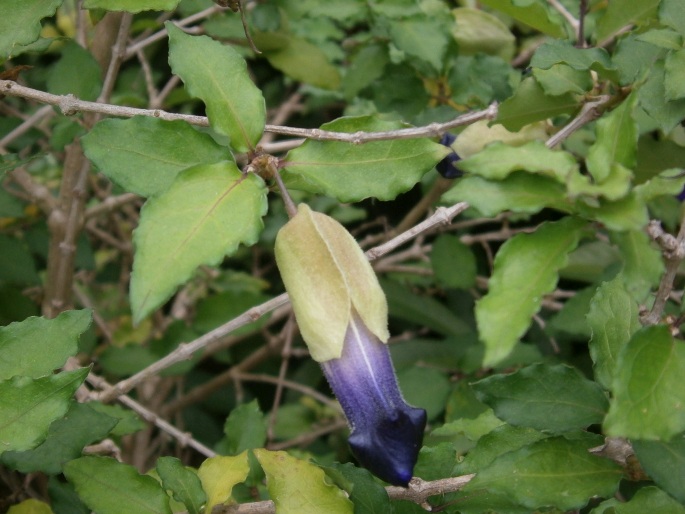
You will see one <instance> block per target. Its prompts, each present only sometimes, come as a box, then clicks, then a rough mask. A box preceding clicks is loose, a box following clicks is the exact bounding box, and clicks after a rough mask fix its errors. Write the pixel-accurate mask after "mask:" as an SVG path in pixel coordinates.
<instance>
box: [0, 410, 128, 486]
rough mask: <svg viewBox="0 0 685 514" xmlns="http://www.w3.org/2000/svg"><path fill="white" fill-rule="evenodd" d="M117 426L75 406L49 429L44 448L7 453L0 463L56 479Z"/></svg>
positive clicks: (105, 417)
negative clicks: (86, 449)
mask: <svg viewBox="0 0 685 514" xmlns="http://www.w3.org/2000/svg"><path fill="white" fill-rule="evenodd" d="M116 424H117V419H116V418H112V417H110V416H107V415H106V414H101V413H99V412H97V411H95V410H93V409H92V408H91V407H90V406H89V405H88V404H85V403H73V404H72V405H71V407H70V408H69V411H68V412H67V414H66V416H64V417H63V418H62V419H58V420H57V421H55V422H54V423H53V424H52V425H50V429H49V430H48V435H47V438H46V439H45V441H43V443H42V444H40V445H39V446H37V447H36V448H34V449H33V450H27V451H24V452H5V453H3V454H2V457H1V458H0V460H2V462H3V463H4V464H5V465H7V466H9V467H11V468H13V469H16V470H17V471H20V472H22V473H33V472H36V471H42V472H44V473H47V474H50V475H56V474H58V473H60V472H61V471H62V466H63V465H64V464H65V463H66V462H68V461H70V460H72V459H75V458H77V457H80V456H81V451H82V450H83V448H84V447H85V446H87V445H89V444H91V443H94V442H96V441H100V440H102V439H103V438H104V437H105V436H106V435H107V434H109V432H110V430H112V428H114V426H115V425H116Z"/></svg>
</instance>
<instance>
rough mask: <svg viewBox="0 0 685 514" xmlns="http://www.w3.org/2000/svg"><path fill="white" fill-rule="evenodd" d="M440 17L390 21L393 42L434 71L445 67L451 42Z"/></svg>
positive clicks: (415, 17) (424, 16)
mask: <svg viewBox="0 0 685 514" xmlns="http://www.w3.org/2000/svg"><path fill="white" fill-rule="evenodd" d="M439 20H440V18H437V17H429V16H426V15H423V16H422V15H418V16H412V17H408V18H402V19H401V20H392V21H390V22H388V26H389V31H390V37H391V38H392V42H393V43H394V44H395V46H397V48H399V49H400V50H402V51H403V52H405V53H406V54H407V55H410V56H412V57H415V58H417V59H420V60H421V61H424V62H427V63H428V64H430V66H431V67H432V68H433V70H434V71H437V72H439V71H440V70H442V67H443V57H444V55H445V50H446V49H447V44H448V42H449V39H450V38H449V33H448V32H447V31H446V30H444V26H443V24H442V23H439Z"/></svg>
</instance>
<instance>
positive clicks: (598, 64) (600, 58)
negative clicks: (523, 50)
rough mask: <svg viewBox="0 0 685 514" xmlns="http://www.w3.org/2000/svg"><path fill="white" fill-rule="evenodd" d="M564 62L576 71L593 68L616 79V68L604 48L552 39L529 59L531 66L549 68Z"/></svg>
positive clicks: (601, 74) (602, 74) (603, 75)
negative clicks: (578, 46)
mask: <svg viewBox="0 0 685 514" xmlns="http://www.w3.org/2000/svg"><path fill="white" fill-rule="evenodd" d="M560 63H563V64H566V65H568V66H570V67H571V68H573V69H574V70H577V71H585V72H587V71H588V70H594V71H596V72H597V73H598V74H599V75H600V76H602V77H604V78H609V79H612V80H613V79H616V78H617V75H616V68H615V66H614V64H613V63H612V62H611V57H609V53H608V52H607V51H606V50H605V49H604V48H577V47H575V46H573V44H572V43H571V42H570V41H568V40H553V41H548V42H546V43H544V44H543V45H541V46H540V47H539V48H538V49H537V50H536V51H535V55H533V58H532V59H531V61H530V65H531V66H532V67H533V68H540V69H543V70H547V69H550V68H551V67H552V66H554V65H555V64H560Z"/></svg>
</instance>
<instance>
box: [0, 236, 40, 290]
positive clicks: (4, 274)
mask: <svg viewBox="0 0 685 514" xmlns="http://www.w3.org/2000/svg"><path fill="white" fill-rule="evenodd" d="M0 280H2V281H4V282H10V283H12V284H22V285H27V284H30V285H37V284H40V277H39V276H38V273H37V271H36V265H35V263H34V259H33V256H32V255H31V252H30V251H29V248H28V247H27V246H26V243H25V242H24V241H21V240H19V239H17V238H15V237H10V236H6V235H4V234H0Z"/></svg>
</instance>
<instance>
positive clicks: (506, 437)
mask: <svg viewBox="0 0 685 514" xmlns="http://www.w3.org/2000/svg"><path fill="white" fill-rule="evenodd" d="M546 437H548V436H547V435H545V434H543V433H542V432H539V431H537V430H533V429H532V428H525V427H514V426H511V425H500V426H498V427H496V428H494V429H493V430H492V431H490V432H488V433H487V434H485V435H484V436H483V437H481V438H480V439H479V440H478V443H477V444H476V446H475V447H474V448H472V449H470V450H469V452H468V453H467V454H466V457H465V458H464V459H463V460H460V461H458V462H457V464H455V466H454V468H453V469H452V473H451V476H459V475H467V474H469V473H478V472H479V471H480V470H482V469H485V468H487V467H488V466H489V465H490V464H492V463H493V462H494V461H495V459H496V458H497V457H499V456H500V455H504V454H505V453H508V452H512V451H515V450H519V449H521V448H523V447H524V446H528V445H529V444H532V443H534V442H536V441H539V440H541V439H545V438H546Z"/></svg>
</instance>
